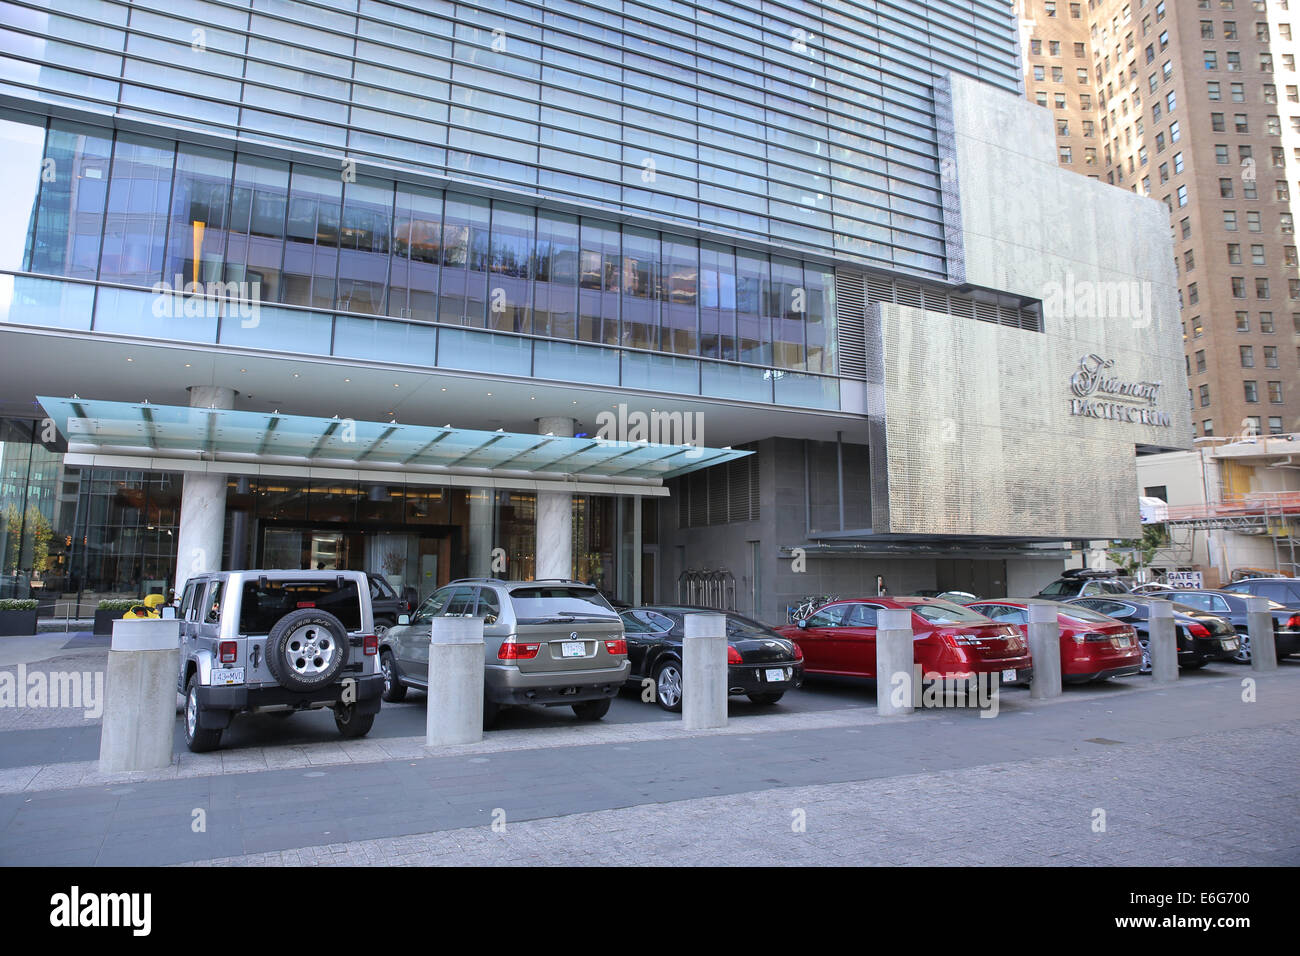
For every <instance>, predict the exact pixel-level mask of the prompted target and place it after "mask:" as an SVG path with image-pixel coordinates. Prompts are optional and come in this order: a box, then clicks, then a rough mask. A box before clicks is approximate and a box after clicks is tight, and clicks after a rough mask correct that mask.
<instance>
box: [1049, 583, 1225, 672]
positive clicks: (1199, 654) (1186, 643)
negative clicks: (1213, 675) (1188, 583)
mask: <svg viewBox="0 0 1300 956" xmlns="http://www.w3.org/2000/svg"><path fill="white" fill-rule="evenodd" d="M1157 601H1160V602H1161V603H1164V604H1168V603H1171V602H1169V601H1168V600H1166V599H1165V598H1163V597H1156V596H1155V595H1153V594H1107V595H1104V596H1102V597H1083V598H1074V599H1073V600H1070V601H1066V602H1065V603H1066V604H1079V605H1082V606H1083V607H1086V608H1091V609H1092V610H1094V611H1098V612H1100V613H1102V614H1105V615H1106V616H1107V617H1113V618H1115V619H1116V620H1120V621H1123V622H1124V623H1126V624H1132V625H1133V629H1134V630H1135V631H1137V635H1138V644H1139V645H1140V646H1141V648H1142V670H1141V673H1143V674H1149V673H1151V652H1150V649H1149V645H1148V635H1149V633H1150V631H1149V622H1150V620H1151V606H1152V605H1153V604H1155V602H1157ZM1174 634H1175V635H1176V637H1177V641H1178V666H1179V667H1185V668H1186V669H1188V670H1196V669H1197V668H1200V667H1204V666H1205V665H1206V664H1208V663H1210V661H1230V660H1232V659H1233V658H1234V657H1235V656H1236V654H1237V648H1238V647H1239V646H1240V641H1239V640H1238V638H1237V632H1236V630H1235V629H1234V628H1233V626H1232V625H1231V624H1229V623H1228V622H1227V621H1225V620H1224V619H1223V618H1221V617H1217V616H1216V615H1214V614H1209V613H1207V612H1205V611H1202V610H1200V609H1198V608H1194V607H1188V606H1187V605H1185V604H1177V603H1175V604H1174Z"/></svg>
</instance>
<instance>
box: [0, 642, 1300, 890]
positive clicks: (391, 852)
mask: <svg viewBox="0 0 1300 956" xmlns="http://www.w3.org/2000/svg"><path fill="white" fill-rule="evenodd" d="M42 653H43V654H44V656H40V655H41V654H42ZM106 653H107V652H106V650H105V649H103V648H97V647H94V646H87V644H86V642H84V641H81V642H78V641H76V640H72V639H70V640H68V641H64V642H62V643H54V644H50V645H41V646H34V647H28V648H24V649H21V653H20V652H19V648H17V647H11V648H8V649H6V648H5V647H4V646H3V644H2V643H0V670H13V669H14V668H15V667H16V666H17V664H18V663H23V666H25V667H26V668H28V670H29V671H30V670H31V669H33V668H48V669H52V670H54V669H63V670H67V669H70V668H78V669H80V668H93V667H95V666H96V663H95V662H96V661H99V665H98V666H100V667H102V662H103V660H104V657H105V656H106ZM33 655H36V656H33ZM1252 684H1253V687H1252V686H1250V685H1252ZM1252 691H1253V693H1252ZM873 692H874V689H873V686H872V684H871V683H869V682H854V681H816V682H812V683H810V685H809V686H808V687H806V688H805V689H803V690H802V691H799V692H795V693H791V694H789V695H787V697H786V699H785V700H783V701H781V702H780V703H779V704H777V705H775V706H773V707H758V706H756V705H752V704H750V703H749V702H748V701H745V700H744V699H740V700H733V702H732V704H731V715H730V716H731V719H730V723H729V726H728V727H727V728H726V729H725V730H724V731H720V732H714V731H710V732H695V733H688V732H685V731H683V730H682V729H681V725H680V720H679V718H678V717H677V716H675V715H669V714H666V713H665V712H663V711H661V710H659V709H658V708H657V707H655V706H653V705H648V704H643V703H641V702H640V700H639V699H637V697H636V695H634V694H631V693H628V694H626V695H624V697H622V698H620V699H619V700H617V701H616V702H615V706H614V708H612V709H611V712H610V715H609V716H608V717H607V718H606V720H605V721H602V722H600V724H583V723H580V722H578V721H576V720H574V718H573V717H572V714H571V713H569V712H568V711H567V710H559V709H556V710H546V709H540V708H534V709H529V710H526V711H520V712H517V713H515V714H513V715H512V716H511V717H510V718H508V721H507V722H505V723H504V724H503V728H502V729H501V730H498V731H493V732H490V733H488V734H487V735H485V738H484V741H483V743H482V744H480V745H473V746H467V747H460V748H441V749H438V748H425V747H424V746H423V730H424V705H423V700H422V698H419V697H416V696H414V695H413V697H412V699H411V700H410V701H409V702H407V703H404V704H401V705H391V706H390V705H385V708H384V710H383V712H382V713H381V715H380V720H379V721H377V722H376V725H375V730H374V731H373V732H372V738H373V739H367V740H365V741H353V742H347V743H346V744H341V743H340V742H339V738H338V736H337V734H336V732H335V731H334V728H333V723H332V719H331V717H330V715H329V714H328V712H325V713H321V714H311V715H295V716H294V717H291V718H288V719H287V720H283V721H281V720H275V719H272V718H262V719H257V720H248V721H245V722H244V726H243V727H239V725H238V724H237V725H236V730H235V731H234V732H232V733H230V734H228V735H227V737H226V739H225V740H224V741H223V747H222V750H221V751H220V752H219V753H218V754H207V755H193V754H188V753H187V752H185V751H184V750H183V745H180V744H178V747H177V751H176V752H177V759H176V761H175V762H174V764H173V767H172V768H170V770H164V771H159V772H156V773H151V774H124V775H116V776H113V777H105V776H103V775H99V774H97V772H96V769H95V766H94V758H95V757H96V756H97V753H98V722H97V721H93V720H88V719H86V718H85V717H84V716H83V715H81V714H80V713H74V712H70V711H56V710H55V709H53V708H46V709H44V710H40V709H34V708H27V711H26V712H24V711H22V710H5V709H2V708H0V768H4V769H0V864H30V863H42V864H49V865H59V864H65V865H78V866H88V865H159V864H174V863H200V862H205V861H213V862H220V863H227V864H286V863H288V864H297V863H307V864H324V863H348V864H354V863H365V864H420V863H437V864H462V865H474V864H491V863H521V864H532V865H537V864H550V863H579V864H583V863H590V864H597V863H648V864H671V865H689V864H691V863H702V862H710V863H745V864H792V863H798V864H803V865H808V864H817V863H939V864H956V865H973V864H981V863H1052V864H1070V863H1077V864H1093V863H1112V864H1120V865H1128V864H1146V865H1166V864H1174V863H1182V864H1190V865H1196V864H1224V863H1226V864H1275V865H1276V864H1283V865H1295V864H1297V863H1300V813H1298V812H1297V811H1300V797H1298V796H1297V794H1298V793H1300V787H1297V782H1298V781H1297V777H1300V771H1298V770H1297V768H1300V703H1297V701H1300V663H1293V662H1285V663H1284V664H1283V665H1282V667H1281V669H1280V670H1279V671H1278V672H1277V673H1274V674H1264V675H1256V674H1254V672H1252V671H1251V670H1250V669H1249V668H1244V667H1239V666H1233V665H1222V666H1215V667H1211V668H1207V669H1205V670H1203V671H1197V672H1185V673H1184V674H1183V677H1182V679H1181V680H1180V681H1179V682H1178V683H1177V684H1174V685H1170V686H1164V687H1159V686H1156V685H1154V684H1152V683H1151V681H1150V680H1149V679H1148V678H1131V679H1126V680H1123V681H1114V682H1111V683H1109V684H1104V685H1088V686H1086V687H1083V688H1074V687H1067V689H1066V692H1065V694H1064V695H1063V696H1062V697H1060V698H1057V699H1055V700H1050V701H1033V700H1031V699H1030V698H1029V694H1028V691H1026V690H1024V689H1020V688H1010V689H1006V690H1004V691H1003V692H1002V695H1001V699H1000V705H1001V706H1000V710H999V713H998V715H997V716H996V717H995V718H993V719H985V718H981V717H979V716H978V712H977V711H975V710H972V709H957V708H942V709H933V710H926V711H923V712H919V713H917V714H914V715H911V716H908V717H902V718H879V717H877V716H876V715H875V709H874V706H873V704H874V697H873ZM200 823H201V824H202V825H201V826H200ZM494 824H495V826H494ZM1099 826H1100V829H1099Z"/></svg>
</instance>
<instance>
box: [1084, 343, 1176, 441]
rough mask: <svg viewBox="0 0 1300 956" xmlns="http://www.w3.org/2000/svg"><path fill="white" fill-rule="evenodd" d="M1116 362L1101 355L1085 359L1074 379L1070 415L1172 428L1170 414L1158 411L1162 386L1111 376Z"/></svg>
mask: <svg viewBox="0 0 1300 956" xmlns="http://www.w3.org/2000/svg"><path fill="white" fill-rule="evenodd" d="M1114 365H1115V363H1114V361H1113V360H1110V359H1103V358H1102V357H1101V356H1100V355H1085V356H1084V357H1083V358H1081V359H1079V367H1078V368H1077V369H1075V372H1074V374H1073V375H1071V376H1070V391H1071V392H1072V393H1073V395H1074V397H1073V398H1071V399H1070V414H1071V415H1082V416H1083V417H1085V418H1106V419H1110V420H1111V421H1117V422H1131V423H1133V424H1134V425H1158V426H1159V427H1161V428H1169V427H1170V425H1171V419H1170V416H1169V413H1168V412H1162V411H1160V410H1159V409H1158V408H1156V401H1157V400H1158V399H1159V397H1160V384H1161V383H1160V382H1142V381H1130V380H1126V379H1123V378H1120V377H1119V376H1116V375H1110V374H1108V370H1109V369H1111V368H1113V367H1114Z"/></svg>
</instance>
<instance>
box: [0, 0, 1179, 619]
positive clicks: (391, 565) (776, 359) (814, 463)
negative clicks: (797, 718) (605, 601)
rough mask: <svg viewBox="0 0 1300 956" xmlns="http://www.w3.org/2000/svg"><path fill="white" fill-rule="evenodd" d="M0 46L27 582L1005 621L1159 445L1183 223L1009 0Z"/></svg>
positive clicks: (287, 26)
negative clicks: (559, 599)
mask: <svg viewBox="0 0 1300 956" xmlns="http://www.w3.org/2000/svg"><path fill="white" fill-rule="evenodd" d="M3 9H4V16H3V23H0V140H2V142H0V170H2V171H3V174H4V184H5V193H4V197H3V199H0V202H2V203H3V207H4V210H5V215H4V216H3V218H0V400H2V401H3V405H2V406H0V410H2V411H3V415H4V416H5V419H4V423H3V427H4V433H3V435H0V438H2V439H3V459H2V464H3V473H0V495H2V496H3V500H2V501H0V506H3V507H4V509H5V510H6V514H7V522H6V524H5V528H4V531H3V534H4V535H5V548H4V554H5V567H4V572H5V575H6V581H7V584H8V586H9V587H10V589H11V590H13V591H24V589H26V588H35V589H36V590H37V591H38V592H39V593H42V594H55V593H57V594H61V595H75V594H96V595H98V594H106V593H125V594H140V593H144V592H147V591H149V590H152V589H157V588H160V587H161V588H165V587H168V586H172V585H173V584H175V583H176V581H178V580H183V579H184V578H185V577H186V576H187V575H188V574H191V573H194V572H195V571H198V570H203V569H207V568H214V567H248V566H259V567H304V566H311V567H327V568H344V567H346V568H364V569H365V570H369V571H372V572H374V573H376V574H385V575H387V576H389V577H390V579H392V580H393V581H394V583H398V584H401V585H403V586H409V587H414V588H416V589H417V590H418V591H419V592H420V594H421V596H423V595H425V594H427V593H429V591H430V590H431V589H432V588H433V587H435V586H436V585H438V584H441V583H444V582H446V581H447V580H449V579H450V578H453V577H456V576H462V575H466V574H488V573H497V574H500V575H502V576H509V577H532V576H547V577H553V576H564V577H576V578H580V579H583V580H590V581H594V582H596V583H599V584H600V585H601V586H602V587H604V588H605V589H606V590H607V591H608V592H609V593H610V594H612V595H616V596H617V597H619V598H621V599H622V600H626V601H629V602H637V601H643V600H644V601H649V600H677V599H682V600H692V601H695V602H697V603H713V604H717V603H719V602H722V603H728V604H730V603H732V602H734V606H735V607H736V608H738V609H739V610H741V611H742V612H747V613H752V614H754V615H756V616H758V617H760V618H763V619H766V620H778V619H784V616H785V610H786V607H787V605H788V604H790V603H791V602H793V601H795V600H796V599H798V598H799V597H801V596H804V595H812V594H824V593H839V594H848V593H865V592H867V591H871V592H873V593H874V590H875V588H876V586H877V578H878V577H880V578H883V579H884V583H885V585H886V587H887V588H888V589H889V590H890V591H891V592H892V593H903V592H906V591H911V590H915V589H919V588H935V587H937V588H947V587H954V586H964V587H966V588H967V589H970V590H976V591H978V592H980V593H983V594H999V593H1006V592H1011V593H1016V592H1023V591H1025V590H1027V589H1029V588H1031V587H1035V586H1036V585H1037V584H1039V583H1041V582H1042V581H1043V580H1044V579H1045V578H1050V577H1051V576H1053V575H1054V574H1055V573H1056V572H1057V571H1058V570H1059V569H1060V567H1061V557H1062V556H1063V555H1064V554H1065V553H1067V552H1068V548H1069V546H1070V543H1071V542H1077V541H1080V540H1086V539H1090V538H1111V537H1122V536H1129V535H1132V534H1134V533H1136V529H1137V526H1138V505H1137V500H1136V498H1135V497H1134V495H1133V492H1132V489H1133V487H1134V484H1135V463H1134V452H1135V450H1154V449H1168V448H1178V447H1184V446H1186V445H1187V444H1188V443H1189V440H1190V417H1189V413H1188V405H1187V398H1186V388H1187V384H1186V373H1185V370H1184V363H1183V357H1182V341H1181V334H1180V329H1179V316H1178V307H1177V279H1176V277H1175V275H1174V272H1173V265H1172V263H1173V252H1172V245H1171V240H1170V236H1169V228H1168V218H1167V211H1166V210H1165V208H1164V207H1163V206H1162V205H1161V204H1160V203H1158V202H1157V201H1155V200H1151V199H1146V198H1143V197H1140V196H1135V195H1131V194H1128V193H1126V192H1123V191H1121V190H1116V189H1112V188H1109V187H1107V186H1104V185H1102V184H1100V183H1097V182H1093V181H1090V180H1088V179H1085V178H1083V177H1077V176H1072V175H1070V174H1069V173H1067V172H1064V171H1062V170H1060V169H1059V168H1058V166H1057V165H1056V145H1055V129H1054V127H1053V120H1052V117H1051V115H1050V113H1048V112H1047V111H1044V110H1041V109H1039V108H1037V107H1036V106H1034V105H1032V104H1030V103H1028V102H1026V101H1025V100H1024V99H1023V81H1022V78H1021V63H1020V58H1019V52H1018V42H1019V41H1018V36H1017V25H1016V20H1015V17H1014V12H1013V10H1012V6H1011V4H1009V3H1008V2H1005V0H824V2H810V0H802V2H801V0H782V2H774V0H746V2H736V3H731V2H722V0H708V2H700V3H689V2H681V0H645V2H643V3H642V2H633V0H621V2H620V0H586V2H577V0H545V2H538V3H528V2H518V0H509V2H506V0H483V2H475V3H450V2H442V0H420V2H418V3H416V2H411V3H409V4H405V3H397V2H378V0H169V2H167V3H162V2H160V0H147V2H133V3H125V2H111V0H65V2H62V3H60V4H58V5H57V6H56V5H54V4H51V3H49V2H25V0H14V2H7V3H5V4H4V7H3ZM21 596H26V594H25V591H24V593H23V594H22V595H21Z"/></svg>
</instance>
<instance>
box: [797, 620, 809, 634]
mask: <svg viewBox="0 0 1300 956" xmlns="http://www.w3.org/2000/svg"><path fill="white" fill-rule="evenodd" d="M797 623H798V626H799V630H801V631H806V630H808V618H806V617H801V618H799V620H798V622H797Z"/></svg>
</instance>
